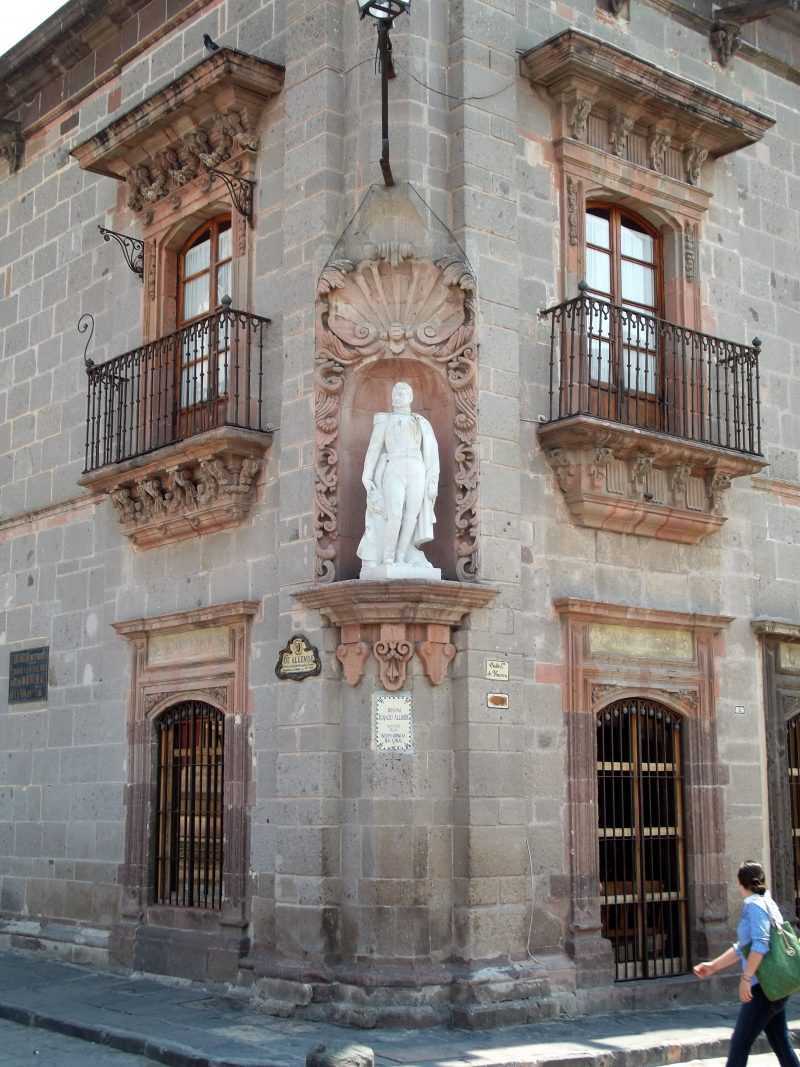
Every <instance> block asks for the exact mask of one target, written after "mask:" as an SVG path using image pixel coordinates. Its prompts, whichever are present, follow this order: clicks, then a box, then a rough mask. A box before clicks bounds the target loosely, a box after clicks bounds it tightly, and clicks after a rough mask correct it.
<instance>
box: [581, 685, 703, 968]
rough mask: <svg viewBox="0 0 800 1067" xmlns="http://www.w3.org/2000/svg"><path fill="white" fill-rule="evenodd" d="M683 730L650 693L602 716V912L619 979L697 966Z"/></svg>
mask: <svg viewBox="0 0 800 1067" xmlns="http://www.w3.org/2000/svg"><path fill="white" fill-rule="evenodd" d="M680 727H681V724H680V716H678V715H677V714H675V713H674V712H671V711H669V710H668V709H667V708H664V707H662V706H661V705H659V704H655V703H653V702H651V701H648V700H625V701H619V702H618V703H616V704H612V705H611V706H610V707H609V708H606V709H604V710H603V711H601V712H600V713H599V714H598V716H597V799H598V825H597V836H598V843H599V860H600V889H601V900H602V907H601V916H602V924H603V936H604V937H607V938H608V939H609V940H610V941H611V942H612V944H613V946H614V956H615V962H616V978H617V980H618V981H624V980H626V979H632V978H659V977H663V976H665V975H673V974H683V973H684V972H685V971H686V970H687V969H688V965H689V959H688V948H687V943H688V938H687V899H686V849H685V842H684V817H683V788H682V786H683V781H682V767H681V728H680Z"/></svg>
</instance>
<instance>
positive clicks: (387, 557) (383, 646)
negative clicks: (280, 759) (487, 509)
mask: <svg viewBox="0 0 800 1067" xmlns="http://www.w3.org/2000/svg"><path fill="white" fill-rule="evenodd" d="M316 314H317V327H316V366H315V421H316V459H315V494H316V501H315V511H316V520H315V521H316V546H317V547H316V581H317V584H316V585H315V586H314V588H312V589H308V590H305V591H303V592H301V593H298V594H296V597H297V599H298V600H299V601H300V603H302V604H303V605H304V606H305V607H308V608H315V609H316V610H318V611H320V612H321V613H322V614H323V615H325V616H326V617H327V618H328V619H329V620H330V622H331V623H332V624H334V625H336V626H338V627H339V629H340V641H339V645H338V648H337V652H336V655H337V657H338V659H339V661H340V662H341V664H342V669H343V674H344V678H345V680H346V681H347V682H348V683H349V684H350V685H358V684H359V682H360V681H361V679H362V677H363V675H364V672H365V668H366V664H367V661H368V660H369V657H370V655H373V656H374V657H375V659H376V661H377V669H378V676H379V679H380V683H381V685H382V686H383V688H384V689H388V690H397V689H401V688H402V687H403V686H404V685H405V682H406V676H407V667H408V663H409V662H410V660H411V659H412V657H413V656H414V654H415V653H416V655H417V656H418V657H419V659H420V660H421V662H422V665H423V668H424V671H425V674H426V675H427V677H428V679H429V681H430V682H431V683H432V684H433V685H439V684H441V683H442V682H443V681H444V679H445V678H446V676H447V671H448V666H449V664H450V662H451V661H452V659H453V657H454V656H455V647H454V646H453V644H452V642H451V636H452V629H453V627H455V626H458V625H459V624H460V623H461V622H463V620H464V618H465V617H466V616H467V615H468V614H469V612H470V611H472V610H474V609H475V608H478V607H484V606H485V605H486V604H488V603H489V602H490V601H491V600H492V599H493V597H494V596H495V594H496V591H495V590H494V589H490V588H488V587H486V586H480V585H478V584H477V578H478V454H477V429H478V427H477V402H478V389H477V371H478V365H477V357H478V349H477V338H476V322H475V279H474V277H473V274H472V271H471V269H470V267H469V264H468V262H467V260H466V257H465V256H464V253H463V252H462V250H461V249H460V247H459V246H458V244H457V243H456V241H455V239H454V238H453V236H452V235H451V234H450V232H449V231H448V230H447V228H446V227H445V226H444V225H443V224H442V223H441V221H440V220H439V219H437V218H436V216H435V215H434V214H433V212H432V211H431V210H430V208H428V206H427V205H426V204H425V202H424V201H423V200H422V199H421V198H420V197H419V196H418V194H417V193H416V192H415V191H414V190H413V189H412V188H411V187H410V186H407V185H406V186H399V187H398V186H394V187H382V186H373V187H372V188H371V189H370V190H369V191H368V193H367V195H366V197H365V198H364V201H363V202H362V205H361V207H360V208H359V211H358V212H357V214H356V215H355V217H354V219H353V221H352V222H351V224H350V226H349V227H348V229H347V230H346V232H345V233H344V234H343V236H342V238H341V239H340V241H339V243H338V245H337V247H336V249H335V250H334V253H333V255H332V256H331V258H330V260H329V261H328V264H327V265H326V267H325V269H324V270H323V272H322V274H321V276H320V279H319V284H318V289H317V304H316Z"/></svg>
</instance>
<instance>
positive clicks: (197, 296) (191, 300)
mask: <svg viewBox="0 0 800 1067" xmlns="http://www.w3.org/2000/svg"><path fill="white" fill-rule="evenodd" d="M210 280H211V279H210V275H208V274H201V275H200V277H199V278H195V279H193V281H190V282H186V284H185V285H184V287H183V318H184V321H186V320H188V319H194V318H196V317H197V316H198V315H205V314H206V313H207V312H208V307H209V292H208V290H209V287H210V286H209V283H210Z"/></svg>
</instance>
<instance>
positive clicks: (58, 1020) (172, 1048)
mask: <svg viewBox="0 0 800 1067" xmlns="http://www.w3.org/2000/svg"><path fill="white" fill-rule="evenodd" d="M664 1017H665V1022H667V1021H668V1020H669V1022H670V1023H671V1024H672V1025H674V1027H675V1029H676V1030H677V1031H678V1032H680V1030H681V1027H680V1021H681V1020H680V1011H678V1012H676V1011H670V1012H668V1013H667V1012H665V1013H664ZM0 1018H3V1019H8V1020H9V1021H10V1022H14V1023H18V1024H21V1025H23V1026H30V1027H37V1028H39V1029H43V1030H50V1031H53V1032H55V1033H60V1034H64V1035H65V1036H67V1037H74V1038H78V1039H80V1040H83V1041H87V1042H92V1043H94V1044H97V1045H103V1046H106V1047H108V1048H113V1049H116V1050H117V1051H119V1052H127V1053H132V1054H134V1055H138V1056H144V1057H145V1058H146V1059H150V1060H153V1061H154V1062H156V1063H164V1064H167V1065H169V1067H286V1064H285V1063H281V1062H279V1061H276V1060H272V1059H269V1060H267V1059H263V1058H261V1057H258V1056H250V1055H248V1056H234V1057H233V1058H231V1057H227V1056H222V1057H218V1056H214V1055H209V1054H208V1053H207V1052H203V1051H202V1050H200V1049H198V1048H193V1047H192V1046H191V1045H187V1044H181V1043H178V1042H171V1041H168V1040H165V1039H159V1038H152V1037H147V1036H144V1035H143V1034H141V1033H137V1032H135V1031H133V1030H126V1029H124V1028H122V1027H110V1026H107V1025H101V1024H92V1023H90V1022H75V1021H74V1020H72V1019H69V1018H66V1017H64V1016H61V1015H58V1014H57V1013H55V1012H46V1011H41V1010H37V1009H33V1008H26V1007H23V1006H20V1005H18V1004H13V1003H9V1002H3V1001H2V1000H0ZM600 1018H601V1017H599V1016H598V1020H599V1019H600ZM559 1022H560V1023H562V1024H563V1023H565V1022H567V1020H564V1019H561V1020H559ZM512 1029H513V1030H514V1035H513V1036H514V1039H515V1044H516V1047H515V1049H514V1052H513V1053H512V1058H510V1059H507V1060H501V1059H499V1058H498V1059H497V1060H488V1059H487V1060H486V1064H487V1067H565V1065H567V1064H568V1065H569V1067H665V1065H671V1067H675V1065H677V1064H685V1063H687V1062H689V1061H691V1060H703V1059H716V1058H720V1057H725V1056H727V1053H728V1047H729V1044H730V1038H729V1037H728V1036H725V1037H722V1036H720V1037H717V1038H710V1039H706V1040H696V1039H694V1038H693V1037H692V1035H691V1033H690V1032H686V1036H685V1039H681V1038H677V1039H676V1040H675V1041H668V1042H665V1041H663V1040H661V1041H656V1042H654V1043H653V1044H652V1045H642V1046H639V1047H631V1048H625V1047H621V1048H614V1049H607V1050H603V1049H598V1050H597V1051H596V1052H594V1051H590V1050H587V1051H586V1052H585V1053H581V1052H575V1051H572V1050H570V1051H569V1052H568V1053H567V1052H566V1051H565V1049H564V1047H563V1043H562V1042H561V1041H558V1040H556V1041H554V1043H553V1045H554V1048H553V1052H552V1054H551V1055H548V1054H547V1051H546V1049H545V1048H544V1047H543V1046H542V1042H541V1031H540V1032H539V1034H537V1037H538V1038H539V1040H538V1041H537V1042H536V1044H535V1051H533V1049H531V1052H530V1053H526V1050H525V1049H524V1047H522V1046H520V1045H519V1044H518V1043H516V1039H518V1036H519V1028H517V1027H514V1028H512ZM789 1031H790V1033H791V1035H792V1037H793V1038H794V1040H795V1042H798V1041H800V1021H795V1022H794V1024H793V1025H790V1027H789ZM471 1033H472V1036H473V1037H474V1038H475V1039H476V1044H480V1037H479V1035H480V1031H473V1032H471ZM307 1036H308V1040H309V1048H311V1047H312V1045H313V1044H314V1041H313V1036H312V1035H307ZM632 1036H635V1035H632ZM639 1036H640V1037H642V1038H643V1037H644V1035H639ZM364 1040H365V1042H366V1043H368V1042H369V1034H368V1033H365V1035H364ZM752 1051H753V1053H754V1054H757V1053H760V1052H769V1051H770V1049H769V1043H768V1042H767V1040H766V1038H765V1037H763V1036H761V1037H760V1038H759V1039H758V1041H757V1042H756V1044H755V1045H754V1046H753V1050H752ZM487 1054H490V1050H489V1049H488V1048H487V1049H485V1050H483V1055H487ZM501 1055H502V1053H501ZM458 1056H459V1051H458V1050H455V1049H454V1050H453V1052H452V1053H451V1054H449V1055H447V1060H448V1061H457V1058H458ZM375 1062H376V1064H380V1065H382V1067H390V1065H391V1064H399V1063H400V1061H399V1060H396V1059H395V1058H394V1057H392V1056H387V1055H386V1054H385V1053H383V1052H381V1051H380V1050H376V1057H375ZM441 1062H442V1061H441V1060H421V1061H419V1063H418V1064H414V1065H412V1064H410V1063H408V1062H407V1061H406V1062H405V1063H403V1067H436V1065H437V1064H439V1063H441Z"/></svg>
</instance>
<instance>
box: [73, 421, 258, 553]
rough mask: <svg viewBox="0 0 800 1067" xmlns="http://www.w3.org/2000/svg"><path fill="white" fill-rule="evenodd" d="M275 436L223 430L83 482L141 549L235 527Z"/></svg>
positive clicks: (251, 497)
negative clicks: (102, 498)
mask: <svg viewBox="0 0 800 1067" xmlns="http://www.w3.org/2000/svg"><path fill="white" fill-rule="evenodd" d="M271 440H272V437H271V435H270V434H268V433H255V432H253V431H248V430H237V429H233V428H231V427H221V428H219V429H216V430H209V431H208V432H206V433H203V434H198V435H197V436H195V437H191V438H188V439H186V440H184V441H179V442H177V443H175V444H172V445H168V446H166V447H164V448H163V449H160V450H159V451H158V452H156V453H155V454H154V455H148V456H146V457H143V458H139V459H136V460H129V461H127V462H125V463H119V464H114V465H111V466H108V467H104V468H103V469H102V470H101V471H98V472H93V473H92V474H88V475H85V476H84V477H83V478H82V479H81V485H83V486H85V487H86V488H88V489H90V490H91V491H92V492H93V493H96V494H105V495H107V496H108V497H109V498H110V500H111V503H112V504H113V506H114V510H115V511H116V513H117V518H118V519H119V522H120V526H121V529H122V532H123V533H124V534H125V536H126V537H128V538H130V540H131V541H132V542H133V544H134V545H135V546H136V547H137V548H142V549H147V548H154V547H156V546H159V545H167V544H172V543H173V542H175V541H182V540H184V539H185V538H188V537H195V536H197V535H198V534H206V533H214V532H216V531H217V530H224V529H228V528H230V527H232V526H238V525H239V524H240V523H241V522H242V521H243V520H244V519H245V518H246V517H247V515H248V513H249V511H250V508H251V506H252V503H253V500H254V498H255V495H256V486H257V484H258V481H259V478H260V476H261V473H262V470H263V466H264V455H265V453H266V451H267V449H268V448H269V446H270V443H271Z"/></svg>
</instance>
